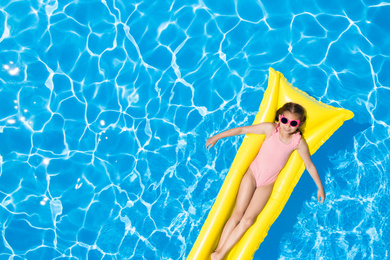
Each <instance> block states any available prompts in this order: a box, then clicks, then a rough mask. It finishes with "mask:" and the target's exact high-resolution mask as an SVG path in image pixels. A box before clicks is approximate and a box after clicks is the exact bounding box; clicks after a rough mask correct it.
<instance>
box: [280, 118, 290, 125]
mask: <svg viewBox="0 0 390 260" xmlns="http://www.w3.org/2000/svg"><path fill="white" fill-rule="evenodd" d="M280 122H282V123H283V124H287V123H288V120H287V118H285V117H282V118H281V119H280Z"/></svg>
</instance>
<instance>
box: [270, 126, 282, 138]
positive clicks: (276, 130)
mask: <svg viewBox="0 0 390 260" xmlns="http://www.w3.org/2000/svg"><path fill="white" fill-rule="evenodd" d="M279 127H280V126H279V124H276V127H275V129H274V130H273V131H272V132H271V134H270V135H269V136H270V137H271V136H273V135H274V134H275V133H277V132H279Z"/></svg>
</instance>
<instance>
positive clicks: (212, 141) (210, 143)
mask: <svg viewBox="0 0 390 260" xmlns="http://www.w3.org/2000/svg"><path fill="white" fill-rule="evenodd" d="M218 140H219V138H217V137H215V136H212V137H210V138H209V139H207V141H206V148H211V147H213V146H214V145H215V144H216V143H217V141H218Z"/></svg>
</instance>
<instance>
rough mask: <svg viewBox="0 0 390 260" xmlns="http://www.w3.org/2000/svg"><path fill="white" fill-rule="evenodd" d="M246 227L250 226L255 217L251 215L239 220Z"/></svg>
mask: <svg viewBox="0 0 390 260" xmlns="http://www.w3.org/2000/svg"><path fill="white" fill-rule="evenodd" d="M240 223H241V224H242V225H243V226H244V227H245V228H246V229H248V228H250V227H251V226H252V225H253V223H255V218H253V217H243V218H242V219H241V222H240Z"/></svg>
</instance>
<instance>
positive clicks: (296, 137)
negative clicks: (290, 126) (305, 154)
mask: <svg viewBox="0 0 390 260" xmlns="http://www.w3.org/2000/svg"><path fill="white" fill-rule="evenodd" d="M301 138H302V136H301V133H300V132H299V131H298V132H296V133H295V134H294V136H293V137H292V141H291V142H293V145H294V150H295V149H297V148H298V145H299V142H300V141H301Z"/></svg>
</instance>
